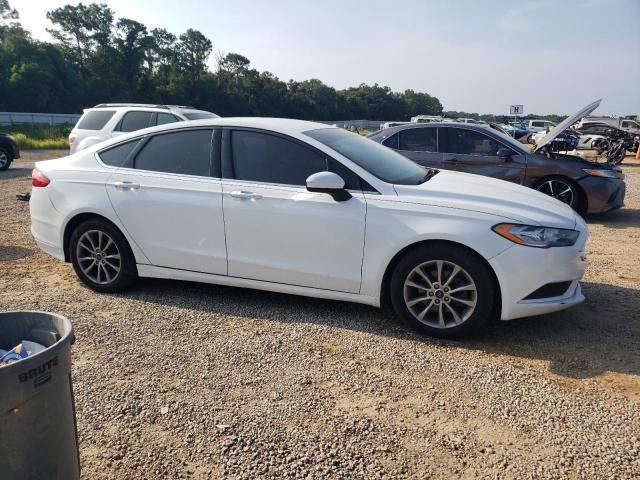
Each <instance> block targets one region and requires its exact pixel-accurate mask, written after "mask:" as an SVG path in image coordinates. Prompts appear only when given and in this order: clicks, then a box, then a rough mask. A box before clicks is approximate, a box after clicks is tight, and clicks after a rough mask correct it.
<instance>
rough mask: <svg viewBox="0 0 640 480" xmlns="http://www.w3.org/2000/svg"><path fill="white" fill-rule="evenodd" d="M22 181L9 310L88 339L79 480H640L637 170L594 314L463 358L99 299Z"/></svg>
mask: <svg viewBox="0 0 640 480" xmlns="http://www.w3.org/2000/svg"><path fill="white" fill-rule="evenodd" d="M25 156H26V157H27V158H26V159H25V160H24V163H25V164H26V163H27V162H29V161H30V160H29V156H28V154H27V155H25ZM21 162H22V161H18V162H16V164H15V165H14V166H13V167H12V169H11V170H10V171H9V172H5V173H1V172H0V287H1V288H0V310H10V309H42V310H49V311H54V312H58V313H61V314H63V315H66V316H67V317H68V318H69V319H71V321H72V322H73V325H74V329H75V332H76V336H77V341H76V344H75V345H74V346H73V350H72V351H73V381H74V389H75V398H76V408H77V415H78V428H79V434H80V454H81V462H82V472H83V477H84V478H91V479H101V478H104V479H134V478H135V479H138V478H147V479H152V478H171V479H173V478H198V479H204V478H224V477H228V478H246V479H254V478H332V479H333V478H367V479H369V478H389V479H390V478H567V477H568V478H603V479H605V478H606V479H615V478H629V479H631V478H638V477H640V455H639V452H640V360H639V358H638V351H639V347H640V326H639V322H638V312H640V295H638V293H639V289H640V273H639V271H638V267H637V264H638V261H640V247H639V246H638V245H640V210H639V208H640V201H639V200H638V193H639V190H640V164H631V165H629V166H628V167H625V172H626V173H627V175H628V177H627V180H628V182H629V190H630V193H629V197H628V202H627V204H628V207H627V208H626V209H625V210H622V211H619V212H614V213H612V214H609V215H606V216H598V217H594V218H590V219H589V223H590V228H591V230H592V235H593V237H592V239H591V240H590V242H589V248H588V253H589V255H590V261H591V264H590V266H589V270H588V272H587V276H586V278H585V280H586V281H585V284H584V289H585V294H586V295H587V297H588V301H587V302H586V303H585V304H583V305H580V306H578V307H576V308H574V309H572V310H568V311H565V312H561V313H557V314H552V315H546V316H543V317H539V318H531V319H523V320H518V321H514V322H509V323H504V324H497V325H492V326H491V327H490V328H489V329H488V330H487V331H486V332H485V333H484V334H483V335H481V336H479V337H476V338H474V339H468V340H464V341H458V342H449V341H440V340H435V339H431V338H426V337H421V336H419V335H417V334H415V333H413V332H412V331H409V330H407V329H406V328H405V327H403V326H402V325H400V324H399V323H397V322H396V321H395V320H393V319H392V318H390V317H389V316H388V315H387V314H385V313H384V312H381V311H378V310H376V309H373V308H369V307H365V306H360V305H354V304H346V303H339V302H331V301H322V300H314V299H307V298H302V297H295V296H288V295H280V294H273V293H268V292H259V291H253V290H242V289H233V288H227V287H219V286H213V285H202V284H191V283H182V282H175V281H161V280H145V281H141V282H139V284H138V285H137V286H136V287H135V288H134V289H132V290H131V291H128V292H126V293H124V294H119V295H101V294H96V293H93V292H91V291H90V290H87V289H86V288H84V287H82V286H81V285H80V284H79V283H78V281H77V280H76V278H75V275H74V274H73V271H72V268H71V267H70V265H68V264H63V263H60V262H57V261H55V260H53V259H51V258H49V257H47V256H46V255H45V254H44V253H42V252H40V251H39V250H38V249H37V247H36V246H35V244H34V243H33V242H32V240H31V238H30V235H29V217H28V204H27V203H24V202H17V201H15V200H14V199H15V194H16V193H19V192H21V191H28V190H29V181H28V179H26V178H25V177H24V176H23V175H26V173H27V172H28V170H27V169H26V168H24V170H20V168H21ZM12 171H13V173H10V172H12Z"/></svg>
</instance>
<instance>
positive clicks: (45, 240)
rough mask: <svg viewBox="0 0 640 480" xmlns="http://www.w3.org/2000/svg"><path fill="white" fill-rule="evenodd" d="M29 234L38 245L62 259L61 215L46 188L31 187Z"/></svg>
mask: <svg viewBox="0 0 640 480" xmlns="http://www.w3.org/2000/svg"><path fill="white" fill-rule="evenodd" d="M29 210H30V213H31V235H32V236H33V239H34V240H35V242H36V243H37V244H38V246H39V247H40V248H41V249H42V250H44V251H45V252H47V253H48V254H49V255H52V256H53V257H55V258H58V259H60V260H64V248H63V246H62V235H61V225H62V224H63V220H64V218H63V216H62V215H61V214H60V213H59V212H58V211H57V210H56V209H55V208H54V207H53V204H52V203H51V200H50V199H49V195H48V193H47V191H46V188H37V187H36V188H33V189H32V190H31V199H30V200H29Z"/></svg>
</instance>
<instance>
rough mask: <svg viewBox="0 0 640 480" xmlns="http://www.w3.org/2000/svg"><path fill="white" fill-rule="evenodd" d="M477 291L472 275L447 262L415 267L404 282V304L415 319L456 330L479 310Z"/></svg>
mask: <svg viewBox="0 0 640 480" xmlns="http://www.w3.org/2000/svg"><path fill="white" fill-rule="evenodd" d="M477 301H478V291H477V288H476V284H475V282H474V281H473V279H472V278H471V275H469V273H468V272H467V271H466V270H465V269H464V268H462V267H460V266H459V265H457V264H455V263H453V262H449V261H446V260H430V261H428V262H424V263H421V264H420V265H418V266H417V267H415V268H414V269H413V270H411V272H409V275H407V278H406V279H405V282H404V302H405V305H406V307H407V309H408V310H409V312H410V313H411V315H413V317H414V318H415V319H416V320H418V321H419V322H421V323H423V324H425V325H427V326H429V327H434V328H442V329H446V328H453V327H456V326H458V325H461V324H463V323H464V322H466V321H467V320H468V319H469V317H471V315H473V312H474V311H475V309H476V304H477Z"/></svg>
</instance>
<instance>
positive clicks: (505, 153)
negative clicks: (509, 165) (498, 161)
mask: <svg viewBox="0 0 640 480" xmlns="http://www.w3.org/2000/svg"><path fill="white" fill-rule="evenodd" d="M497 155H498V157H500V158H502V159H503V160H504V161H505V162H508V161H510V160H511V155H513V152H512V151H511V150H510V149H508V148H505V147H502V148H499V149H498V153H497Z"/></svg>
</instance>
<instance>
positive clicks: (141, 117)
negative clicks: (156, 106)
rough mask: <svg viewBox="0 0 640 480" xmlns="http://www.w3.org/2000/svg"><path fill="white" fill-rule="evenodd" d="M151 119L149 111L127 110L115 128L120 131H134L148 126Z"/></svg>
mask: <svg viewBox="0 0 640 480" xmlns="http://www.w3.org/2000/svg"><path fill="white" fill-rule="evenodd" d="M150 121H151V112H127V113H125V114H124V117H122V120H120V126H119V127H118V128H117V130H118V131H120V132H135V131H136V130H142V129H143V128H147V127H148V126H149V122H150Z"/></svg>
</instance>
